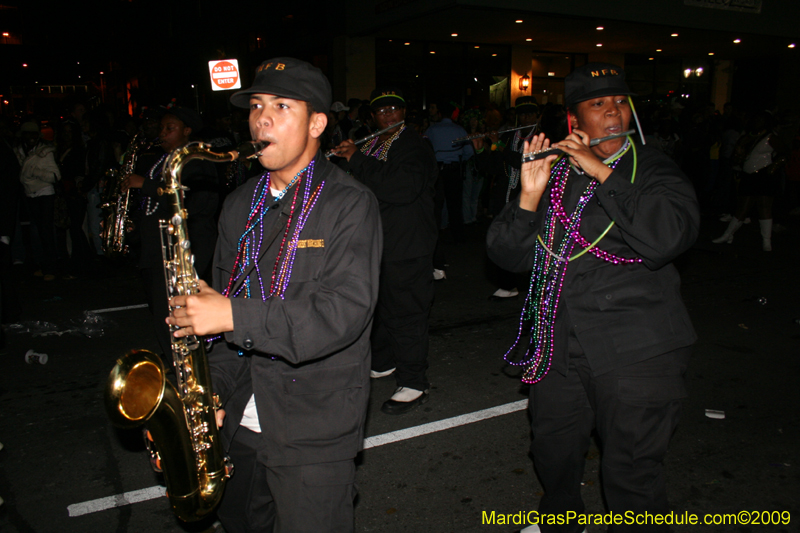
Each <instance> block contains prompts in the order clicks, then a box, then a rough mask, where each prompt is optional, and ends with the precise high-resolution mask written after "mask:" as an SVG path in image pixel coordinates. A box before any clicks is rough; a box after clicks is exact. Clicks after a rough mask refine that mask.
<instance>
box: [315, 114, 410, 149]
mask: <svg viewBox="0 0 800 533" xmlns="http://www.w3.org/2000/svg"><path fill="white" fill-rule="evenodd" d="M404 123H405V120H401V121H400V122H398V123H396V124H392V125H391V126H387V127H385V128H383V129H382V130H378V131H376V132H375V133H370V134H369V135H367V136H366V137H362V138H360V139H359V140H357V141H353V143H354V144H355V145H356V146H358V145H359V144H364V143H365V142H367V141H371V140H372V139H374V138H375V137H380V136H381V135H383V134H384V133H386V132H387V131H391V130H393V129H395V128H396V127H397V126H401V125H403V124H404ZM338 153H339V152H337V151H336V150H335V149H334V150H328V151H327V152H325V157H330V156H332V155H336V154H338Z"/></svg>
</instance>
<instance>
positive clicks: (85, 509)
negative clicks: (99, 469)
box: [67, 311, 528, 516]
mask: <svg viewBox="0 0 800 533" xmlns="http://www.w3.org/2000/svg"><path fill="white" fill-rule="evenodd" d="M94 312H96V311H94ZM527 408H528V400H519V401H517V402H511V403H507V404H504V405H498V406H497V407H491V408H489V409H483V410H481V411H475V412H473V413H467V414H465V415H460V416H454V417H452V418H445V419H444V420H437V421H436V422H430V423H428V424H422V425H421V426H415V427H411V428H406V429H401V430H398V431H391V432H389V433H384V434H382V435H375V436H373V437H368V438H366V439H364V449H365V450H367V449H369V448H376V447H378V446H383V445H384V444H391V443H393V442H400V441H401V440H407V439H413V438H414V437H421V436H422V435H428V434H430V433H436V432H437V431H444V430H445V429H451V428H455V427H458V426H465V425H467V424H472V423H474V422H480V421H481V420H487V419H489V418H494V417H496V416H502V415H507V414H509V413H515V412H517V411H523V410H525V409H527ZM166 494H167V489H166V488H165V487H162V486H160V485H156V486H155V487H148V488H146V489H140V490H134V491H131V492H125V493H123V494H116V495H114V496H108V497H106V498H99V499H97V500H91V501H88V502H81V503H74V504H72V505H70V506H69V507H67V511H69V516H81V515H85V514H90V513H96V512H98V511H105V510H107V509H113V508H114V507H122V506H124V505H130V504H133V503H138V502H144V501H148V500H154V499H156V498H161V497H163V496H166Z"/></svg>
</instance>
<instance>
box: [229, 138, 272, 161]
mask: <svg viewBox="0 0 800 533" xmlns="http://www.w3.org/2000/svg"><path fill="white" fill-rule="evenodd" d="M267 146H269V142H267V141H247V142H244V143H242V144H240V145H239V147H238V148H236V151H237V152H239V156H238V158H239V159H252V158H254V157H257V156H258V155H259V154H260V153H261V150H263V149H264V148H266V147H267Z"/></svg>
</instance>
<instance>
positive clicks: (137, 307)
mask: <svg viewBox="0 0 800 533" xmlns="http://www.w3.org/2000/svg"><path fill="white" fill-rule="evenodd" d="M143 307H147V304H137V305H126V306H125V307H109V308H108V309H93V310H91V311H89V312H90V313H94V314H96V315H99V314H100V313H113V312H114V311H127V310H128V309H141V308H143Z"/></svg>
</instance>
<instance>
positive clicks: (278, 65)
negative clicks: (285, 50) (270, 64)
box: [275, 63, 286, 70]
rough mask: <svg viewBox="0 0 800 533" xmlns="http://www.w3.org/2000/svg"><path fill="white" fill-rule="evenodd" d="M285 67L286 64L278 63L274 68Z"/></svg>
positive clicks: (281, 68) (280, 68)
mask: <svg viewBox="0 0 800 533" xmlns="http://www.w3.org/2000/svg"><path fill="white" fill-rule="evenodd" d="M285 67H286V65H284V64H283V63H278V64H277V65H276V66H275V70H283V69H284V68H285Z"/></svg>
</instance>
